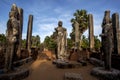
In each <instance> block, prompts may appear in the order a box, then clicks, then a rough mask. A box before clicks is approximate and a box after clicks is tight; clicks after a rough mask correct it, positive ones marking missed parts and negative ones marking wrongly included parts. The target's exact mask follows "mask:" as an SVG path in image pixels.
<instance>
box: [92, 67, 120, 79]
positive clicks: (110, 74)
mask: <svg viewBox="0 0 120 80" xmlns="http://www.w3.org/2000/svg"><path fill="white" fill-rule="evenodd" d="M91 74H92V75H94V76H96V77H98V78H99V80H120V71H119V70H116V69H111V70H110V71H108V70H105V69H104V67H96V68H93V70H92V71H91Z"/></svg>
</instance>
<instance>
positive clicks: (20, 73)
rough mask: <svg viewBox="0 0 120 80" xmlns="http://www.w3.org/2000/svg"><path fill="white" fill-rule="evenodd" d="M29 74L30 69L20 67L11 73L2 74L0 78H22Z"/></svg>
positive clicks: (7, 79)
mask: <svg viewBox="0 0 120 80" xmlns="http://www.w3.org/2000/svg"><path fill="white" fill-rule="evenodd" d="M28 75H29V69H22V70H21V69H20V70H16V71H13V72H11V73H2V74H0V80H22V79H24V78H26V77H28Z"/></svg>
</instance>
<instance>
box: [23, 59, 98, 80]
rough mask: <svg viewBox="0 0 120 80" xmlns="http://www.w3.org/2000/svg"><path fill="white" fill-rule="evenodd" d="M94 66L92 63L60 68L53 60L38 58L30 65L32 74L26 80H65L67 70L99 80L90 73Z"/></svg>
mask: <svg viewBox="0 0 120 80" xmlns="http://www.w3.org/2000/svg"><path fill="white" fill-rule="evenodd" d="M92 68H93V66H92V65H91V64H89V65H87V66H81V67H80V68H73V69H58V68H56V66H55V65H53V64H52V61H47V60H36V61H35V62H33V63H32V64H31V66H30V70H31V71H30V75H29V77H28V78H26V79H25V80H64V74H65V73H66V72H73V73H79V74H81V76H82V77H83V80H98V79H96V78H95V77H93V76H91V75H90V71H91V69H92Z"/></svg>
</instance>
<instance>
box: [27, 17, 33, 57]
mask: <svg viewBox="0 0 120 80" xmlns="http://www.w3.org/2000/svg"><path fill="white" fill-rule="evenodd" d="M32 26H33V15H29V21H28V29H27V41H26V49H27V50H28V52H29V56H30V54H31V42H32Z"/></svg>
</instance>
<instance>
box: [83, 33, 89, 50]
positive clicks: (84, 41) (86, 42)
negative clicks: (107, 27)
mask: <svg viewBox="0 0 120 80" xmlns="http://www.w3.org/2000/svg"><path fill="white" fill-rule="evenodd" d="M81 48H83V49H87V48H89V40H88V38H86V37H85V35H83V36H82V41H81Z"/></svg>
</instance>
